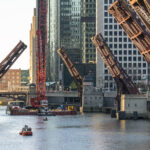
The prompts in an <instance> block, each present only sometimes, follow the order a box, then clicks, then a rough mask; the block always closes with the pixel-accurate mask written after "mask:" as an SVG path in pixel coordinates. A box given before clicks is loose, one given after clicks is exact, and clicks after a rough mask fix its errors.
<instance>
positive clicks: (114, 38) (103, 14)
mask: <svg viewBox="0 0 150 150" xmlns="http://www.w3.org/2000/svg"><path fill="white" fill-rule="evenodd" d="M114 1H115V0H97V1H96V32H97V33H99V32H101V33H102V34H103V36H104V38H105V39H106V41H107V43H108V45H109V47H110V49H111V50H112V52H113V54H114V55H115V56H116V57H117V59H118V60H119V62H120V63H121V64H122V67H123V68H124V69H125V70H126V72H127V73H128V75H129V76H130V77H131V79H132V80H133V81H134V82H135V83H137V84H139V83H141V82H145V83H147V77H148V66H147V63H146V62H145V61H144V60H143V57H142V56H141V55H140V54H139V52H138V50H137V49H136V48H135V46H134V45H133V44H132V42H131V41H130V39H129V38H128V37H127V35H126V33H125V32H124V31H123V30H122V28H121V27H120V26H119V24H118V23H117V22H116V21H115V19H114V18H113V16H111V15H110V14H109V12H108V7H109V6H110V5H111V4H112V3H113V2H114ZM96 70H97V72H96V83H97V87H100V88H103V89H105V90H114V89H116V85H115V82H114V80H113V79H112V77H111V75H110V74H109V71H108V70H107V68H106V66H105V65H104V63H103V61H102V59H101V57H100V55H99V53H97V66H96Z"/></svg>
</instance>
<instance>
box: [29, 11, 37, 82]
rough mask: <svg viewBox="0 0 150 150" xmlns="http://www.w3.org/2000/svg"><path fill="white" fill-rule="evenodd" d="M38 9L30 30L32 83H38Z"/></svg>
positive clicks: (30, 72) (30, 71)
mask: <svg viewBox="0 0 150 150" xmlns="http://www.w3.org/2000/svg"><path fill="white" fill-rule="evenodd" d="M35 48H36V9H34V15H33V18H32V24H31V29H30V69H29V74H30V83H36V50H35Z"/></svg>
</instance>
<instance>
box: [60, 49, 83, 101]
mask: <svg viewBox="0 0 150 150" xmlns="http://www.w3.org/2000/svg"><path fill="white" fill-rule="evenodd" d="M57 52H58V54H59V55H60V57H61V58H62V60H63V62H64V63H65V65H66V67H67V69H68V71H69V73H70V75H71V76H72V77H73V79H74V82H75V83H76V85H77V88H78V95H79V97H80V98H81V99H82V82H83V78H82V76H81V75H80V74H79V72H78V70H77V69H76V68H75V66H74V64H73V63H72V61H71V59H70V58H69V57H68V55H67V53H66V51H65V49H64V48H63V47H62V48H60V49H58V51H57Z"/></svg>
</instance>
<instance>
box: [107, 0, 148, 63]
mask: <svg viewBox="0 0 150 150" xmlns="http://www.w3.org/2000/svg"><path fill="white" fill-rule="evenodd" d="M108 11H109V13H110V14H112V15H113V16H114V18H115V19H116V21H117V22H118V23H119V24H120V26H121V27H122V28H123V29H124V31H125V32H126V34H127V35H128V37H129V38H130V40H131V41H132V42H133V44H134V45H135V46H136V47H137V49H138V50H139V52H140V54H141V55H142V56H143V57H144V59H145V60H146V61H147V62H148V63H149V64H150V35H149V33H148V32H146V29H145V27H143V26H142V24H141V21H140V20H139V19H137V18H136V15H135V14H134V12H133V11H131V9H130V7H129V5H128V3H127V2H126V1H125V0H117V1H116V2H114V3H113V4H112V5H111V6H110V7H109V9H108Z"/></svg>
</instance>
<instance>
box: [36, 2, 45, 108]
mask: <svg viewBox="0 0 150 150" xmlns="http://www.w3.org/2000/svg"><path fill="white" fill-rule="evenodd" d="M37 2H38V25H37V26H38V30H37V32H36V36H37V40H36V41H37V42H36V46H37V47H36V67H37V69H36V70H37V73H36V74H37V98H35V100H34V106H39V105H40V104H41V103H45V104H46V103H47V104H48V101H47V100H46V98H45V91H46V51H47V0H38V1H37Z"/></svg>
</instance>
